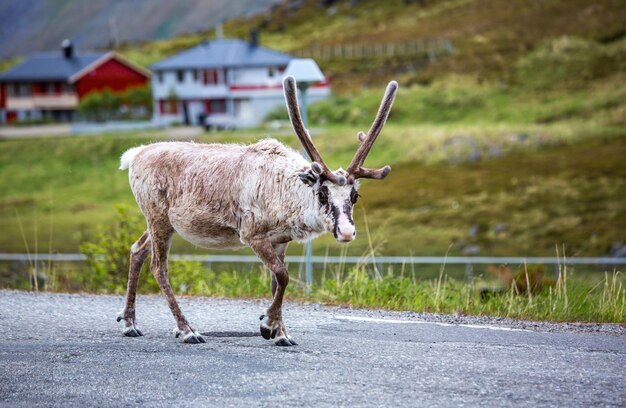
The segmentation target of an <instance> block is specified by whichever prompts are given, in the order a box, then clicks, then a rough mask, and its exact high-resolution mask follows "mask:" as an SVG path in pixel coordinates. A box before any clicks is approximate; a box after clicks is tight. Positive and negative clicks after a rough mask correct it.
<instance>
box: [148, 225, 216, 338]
mask: <svg viewBox="0 0 626 408" xmlns="http://www.w3.org/2000/svg"><path fill="white" fill-rule="evenodd" d="M151 227H152V228H151V233H150V235H151V238H152V265H151V269H152V273H153V274H154V277H155V279H156V280H157V282H158V284H159V287H160V288H161V291H162V292H163V295H164V296H165V299H166V300H167V303H168V305H169V307H170V310H171V311H172V314H173V315H174V319H176V328H175V329H174V334H175V335H176V337H179V336H181V335H182V336H183V341H184V342H185V343H191V344H196V343H205V340H204V338H203V337H202V336H201V335H200V334H199V333H198V332H197V331H195V330H193V329H192V328H191V326H190V325H189V322H188V321H187V319H186V318H185V316H184V315H183V312H182V310H181V309H180V306H179V305H178V302H177V301H176V298H175V297H174V292H173V291H172V287H171V285H170V281H169V277H168V273H167V258H168V254H169V251H170V244H171V242H172V236H173V235H174V229H173V228H172V226H171V225H169V223H167V224H166V225H161V226H158V228H155V227H156V226H155V225H151ZM157 231H158V232H157Z"/></svg>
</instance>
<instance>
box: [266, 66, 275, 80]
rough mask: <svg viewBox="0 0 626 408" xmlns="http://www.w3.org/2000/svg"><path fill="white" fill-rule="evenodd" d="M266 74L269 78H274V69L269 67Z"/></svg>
mask: <svg viewBox="0 0 626 408" xmlns="http://www.w3.org/2000/svg"><path fill="white" fill-rule="evenodd" d="M267 74H268V75H269V77H270V78H274V75H276V71H275V70H274V67H270V69H268V72H267Z"/></svg>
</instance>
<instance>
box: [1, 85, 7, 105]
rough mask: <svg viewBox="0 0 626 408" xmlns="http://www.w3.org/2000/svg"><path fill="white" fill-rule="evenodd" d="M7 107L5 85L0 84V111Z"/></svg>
mask: <svg viewBox="0 0 626 408" xmlns="http://www.w3.org/2000/svg"><path fill="white" fill-rule="evenodd" d="M6 106H7V86H6V84H0V109H4V108H6Z"/></svg>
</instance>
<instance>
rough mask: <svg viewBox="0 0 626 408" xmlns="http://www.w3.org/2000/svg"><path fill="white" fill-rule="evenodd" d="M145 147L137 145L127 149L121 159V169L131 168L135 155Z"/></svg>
mask: <svg viewBox="0 0 626 408" xmlns="http://www.w3.org/2000/svg"><path fill="white" fill-rule="evenodd" d="M144 147H145V146H137V147H133V148H131V149H128V150H126V151H125V152H124V154H122V157H121V159H120V170H126V169H127V168H129V167H130V165H131V164H132V163H133V160H134V159H135V156H137V153H139V152H140V151H141V150H142V149H143V148H144Z"/></svg>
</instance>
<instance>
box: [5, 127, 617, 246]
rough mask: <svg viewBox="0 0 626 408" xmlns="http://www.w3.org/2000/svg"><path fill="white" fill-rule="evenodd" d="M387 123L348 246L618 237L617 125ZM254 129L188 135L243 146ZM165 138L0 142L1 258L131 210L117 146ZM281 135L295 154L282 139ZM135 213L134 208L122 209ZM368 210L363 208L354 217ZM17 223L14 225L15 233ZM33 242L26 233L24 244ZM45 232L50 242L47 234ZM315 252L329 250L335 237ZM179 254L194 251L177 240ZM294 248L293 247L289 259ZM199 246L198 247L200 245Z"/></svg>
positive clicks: (350, 148) (349, 146)
mask: <svg viewBox="0 0 626 408" xmlns="http://www.w3.org/2000/svg"><path fill="white" fill-rule="evenodd" d="M516 129H517V130H518V133H511V130H510V128H509V129H507V128H504V129H503V128H502V127H501V126H499V125H491V126H488V125H481V126H474V127H472V126H466V125H456V126H454V125H450V126H447V127H442V126H419V127H417V126H414V127H409V126H394V125H389V126H388V127H387V128H386V129H385V131H384V133H383V135H382V136H381V138H380V140H379V142H378V143H377V145H376V147H375V148H374V149H373V151H372V153H371V156H370V157H369V158H368V163H370V164H371V165H382V164H385V163H391V164H392V167H393V171H392V173H391V175H390V176H389V177H388V179H386V180H384V181H382V182H377V181H369V180H367V181H364V182H363V188H362V195H363V199H362V201H361V202H360V203H359V205H358V206H357V209H356V213H355V218H356V220H357V228H358V230H359V233H360V235H359V239H357V241H356V242H355V243H353V244H351V245H350V246H349V247H348V252H349V253H350V254H354V255H361V254H362V253H364V252H367V251H369V249H370V244H369V243H368V239H367V238H366V234H365V223H364V222H365V219H366V217H367V221H368V223H369V228H370V231H371V235H372V247H373V248H374V249H375V250H376V251H377V252H379V253H384V254H397V255H406V254H410V253H413V254H443V253H445V252H446V249H447V248H448V246H449V245H450V244H453V247H452V250H451V253H462V252H463V251H464V250H467V249H468V247H472V246H478V247H479V250H480V253H481V254H493V255H552V254H553V248H554V245H556V244H565V245H566V247H567V248H568V252H569V253H570V254H572V255H573V254H576V255H602V254H604V253H605V252H606V250H607V248H608V246H609V245H610V244H611V243H613V242H617V241H623V240H626V236H624V231H626V203H625V201H624V199H623V198H624V196H623V191H624V188H625V187H626V185H625V180H626V164H625V162H624V161H623V157H625V155H626V138H625V136H626V135H625V134H624V133H623V131H620V130H613V129H611V128H606V129H604V130H601V131H598V130H597V129H595V128H594V127H593V126H585V125H584V124H583V123H577V124H575V125H564V124H558V125H544V126H541V127H536V126H533V125H525V126H518V127H516ZM266 135H267V133H266V132H264V131H260V130H259V131H251V132H246V133H236V134H228V135H221V136H218V137H216V136H213V135H207V136H203V137H201V138H199V139H198V140H199V141H237V142H248V141H252V140H255V139H258V138H261V137H264V136H266ZM314 137H315V140H316V143H317V144H318V146H319V148H320V149H321V151H323V152H325V156H326V157H327V161H328V162H329V165H331V166H333V167H339V166H346V165H347V163H348V162H349V160H350V159H351V156H352V154H353V152H354V149H355V147H356V141H355V137H354V129H353V128H350V129H348V128H344V127H330V128H327V129H324V130H318V131H317V132H315V136H314ZM163 138H167V136H166V135H164V134H161V133H148V134H140V135H137V136H133V137H130V136H115V135H103V136H98V137H94V136H91V137H72V138H61V139H40V140H23V141H3V142H0V171H1V172H2V174H3V177H2V179H1V180H0V229H1V230H2V231H3V234H0V251H14V252H16V251H25V250H26V246H25V243H24V241H23V238H22V233H21V229H23V231H24V232H25V238H26V241H27V245H28V249H29V250H30V251H33V250H34V249H35V245H37V246H38V250H40V251H44V252H47V251H49V250H52V251H75V250H76V249H77V244H78V241H79V240H80V239H81V234H82V236H83V237H84V236H88V235H89V234H91V233H93V232H94V231H95V228H96V226H97V225H98V224H106V223H107V222H110V221H111V219H112V218H113V216H114V213H115V205H116V204H118V203H123V204H127V205H129V206H131V207H132V208H133V209H135V208H136V205H135V204H134V202H133V197H132V195H131V193H130V189H129V187H128V181H127V175H126V172H122V171H118V170H116V169H117V166H118V165H119V164H118V163H119V162H118V158H119V155H120V153H121V152H123V151H124V150H125V149H126V148H128V147H131V146H135V145H138V144H141V143H146V142H149V141H154V140H159V139H163ZM280 139H281V140H283V141H285V142H286V143H289V144H291V145H292V146H297V140H296V139H295V137H293V136H282V137H280ZM133 211H136V210H133ZM364 211H365V214H364ZM20 224H21V227H20ZM35 237H36V239H35ZM50 237H51V238H50ZM314 247H315V251H316V252H318V253H321V254H323V253H325V251H326V250H327V249H328V250H329V251H330V253H338V252H339V251H341V250H342V248H344V247H342V246H340V245H338V244H336V243H334V240H333V239H332V237H325V238H323V239H320V240H318V241H316V244H315V246H314ZM174 249H175V251H177V252H195V251H197V250H196V249H195V248H192V247H191V246H190V245H188V244H185V243H183V242H182V241H177V242H176V243H175V246H174ZM299 251H301V247H300V246H297V245H296V246H294V247H293V248H292V253H299ZM201 252H204V251H201Z"/></svg>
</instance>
